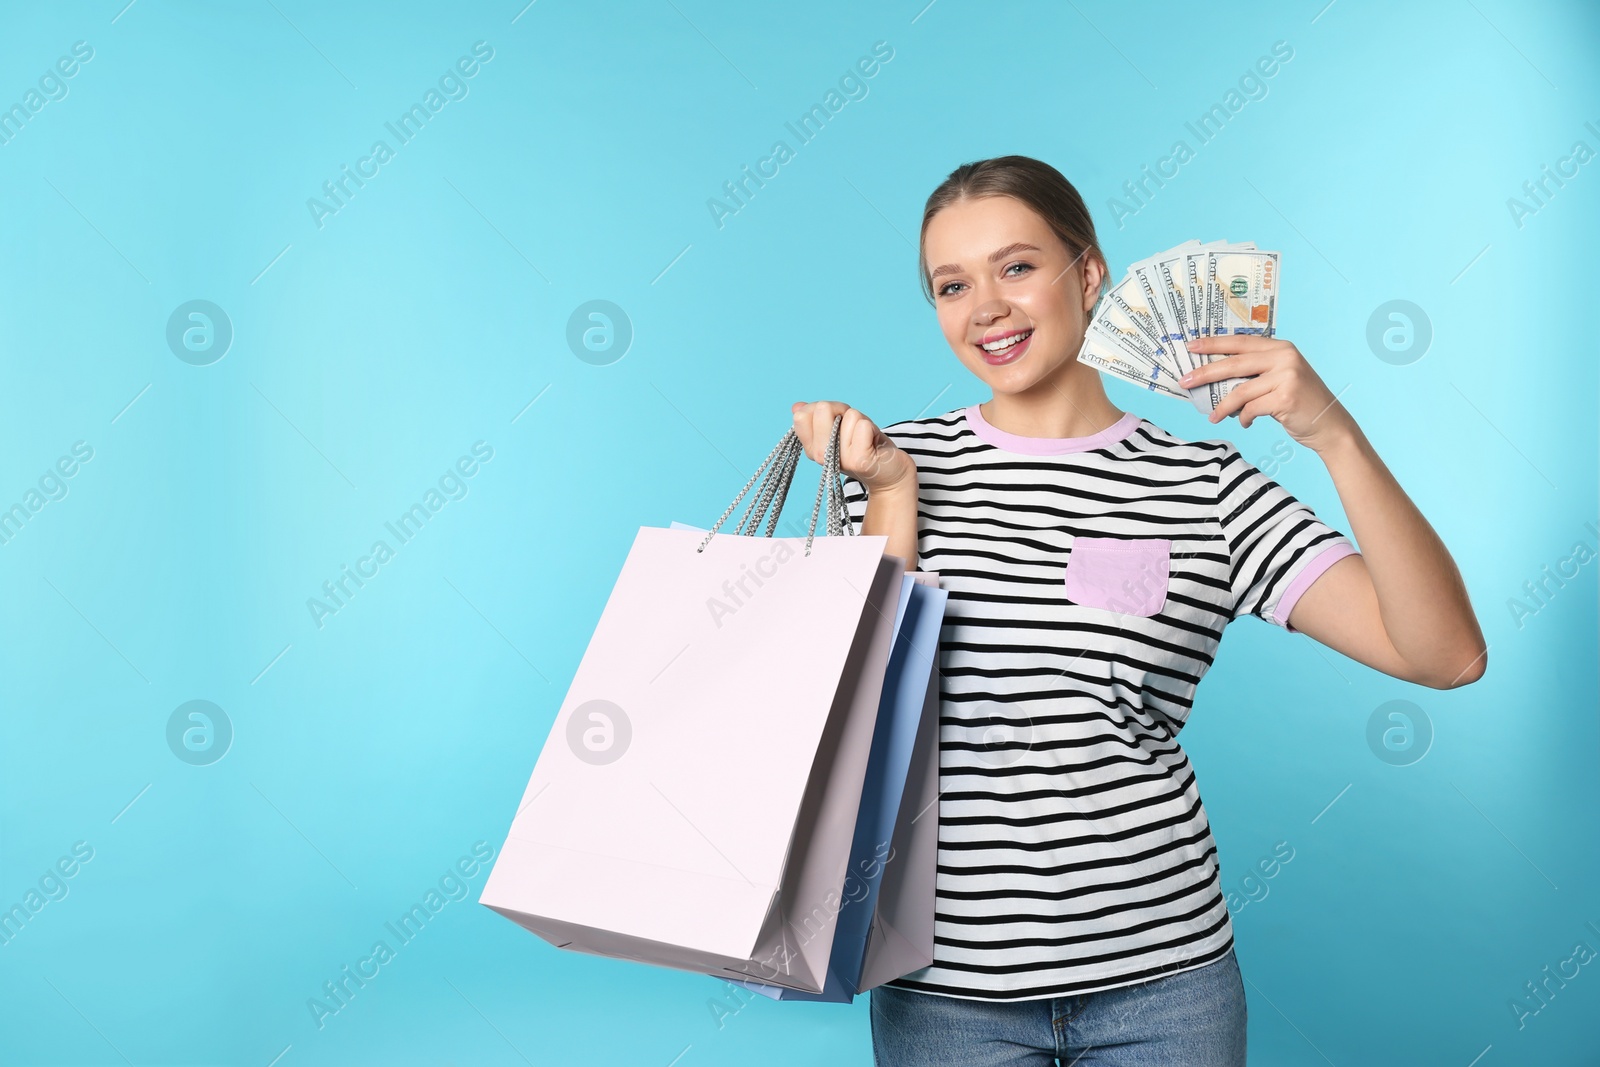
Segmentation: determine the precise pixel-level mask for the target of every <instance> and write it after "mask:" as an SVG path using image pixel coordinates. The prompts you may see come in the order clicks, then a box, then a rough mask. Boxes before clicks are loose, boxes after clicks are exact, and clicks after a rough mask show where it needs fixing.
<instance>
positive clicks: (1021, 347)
mask: <svg viewBox="0 0 1600 1067" xmlns="http://www.w3.org/2000/svg"><path fill="white" fill-rule="evenodd" d="M1032 338H1033V328H1032V327H1029V328H1028V329H1026V330H1002V331H998V332H996V333H994V334H993V335H992V336H990V337H989V338H987V339H986V340H984V341H981V342H979V344H978V351H979V352H981V353H983V361H984V362H985V363H987V364H989V365H990V366H991V367H999V366H1003V365H1004V364H1007V363H1015V362H1016V361H1017V360H1019V359H1021V358H1022V356H1023V353H1025V352H1027V350H1028V344H1029V342H1030V341H1031V340H1032Z"/></svg>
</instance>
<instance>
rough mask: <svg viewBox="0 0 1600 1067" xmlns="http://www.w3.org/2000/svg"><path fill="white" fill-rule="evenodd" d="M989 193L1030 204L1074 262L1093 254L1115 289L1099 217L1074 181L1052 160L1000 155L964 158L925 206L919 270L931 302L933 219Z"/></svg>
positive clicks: (1103, 283)
mask: <svg viewBox="0 0 1600 1067" xmlns="http://www.w3.org/2000/svg"><path fill="white" fill-rule="evenodd" d="M985 196H1011V197H1015V198H1016V199H1018V200H1020V201H1022V202H1023V203H1024V204H1027V205H1028V207H1030V208H1032V209H1033V211H1034V212H1035V213H1036V214H1037V215H1038V216H1039V217H1040V218H1042V219H1044V221H1045V224H1046V225H1047V226H1049V227H1050V229H1051V231H1052V232H1053V233H1054V234H1055V235H1056V236H1057V237H1058V238H1060V239H1061V243H1062V244H1064V245H1066V246H1067V250H1068V251H1069V252H1070V253H1071V254H1072V257H1073V261H1074V262H1077V261H1078V260H1079V259H1084V260H1089V259H1092V260H1095V261H1097V262H1098V263H1099V264H1100V288H1101V291H1102V292H1103V291H1105V290H1106V289H1108V288H1110V284H1111V283H1110V275H1111V270H1110V268H1109V267H1108V266H1107V265H1106V257H1105V253H1104V252H1102V251H1101V250H1100V241H1099V239H1098V238H1096V237H1095V233H1094V219H1092V218H1090V217H1089V208H1088V207H1087V206H1086V205H1085V204H1084V202H1083V197H1082V196H1080V195H1079V194H1078V190H1077V189H1075V188H1074V187H1073V185H1072V183H1071V182H1069V181H1067V179H1066V178H1065V177H1063V176H1062V174H1061V172H1060V171H1058V170H1056V169H1055V168H1054V167H1052V166H1051V165H1050V164H1048V163H1044V162H1041V161H1040V160H1037V159H1034V158H1032V157H1031V156H996V157H995V158H994V159H980V160H978V161H977V162H974V163H963V164H961V166H959V167H957V168H956V169H955V170H953V171H951V172H950V176H949V177H948V178H946V179H945V180H944V181H942V182H940V183H939V187H938V188H937V189H935V190H934V191H933V193H932V195H931V196H929V197H928V202H927V204H926V205H924V207H923V209H922V234H921V237H920V240H919V241H918V248H917V270H918V274H919V279H918V280H919V281H920V283H921V285H922V295H923V296H924V297H926V298H927V301H928V303H930V304H932V303H933V302H934V300H933V281H932V279H931V278H929V277H928V255H927V243H928V224H929V223H930V222H932V221H933V217H934V216H935V215H937V214H938V213H939V212H941V211H943V210H944V209H945V208H947V207H949V206H950V205H951V204H954V203H956V202H958V201H961V200H976V199H979V198H980V197H985Z"/></svg>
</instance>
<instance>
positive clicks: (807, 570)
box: [479, 420, 905, 991]
mask: <svg viewBox="0 0 1600 1067" xmlns="http://www.w3.org/2000/svg"><path fill="white" fill-rule="evenodd" d="M838 433H839V420H835V425H834V432H833V439H832V440H831V441H830V444H829V450H828V456H827V459H826V461H825V464H824V466H825V470H824V481H823V485H822V487H821V488H819V493H818V500H817V503H816V504H815V505H814V506H813V509H812V526H811V532H810V533H809V534H808V535H807V536H806V537H805V538H799V537H793V538H790V537H783V538H778V537H772V536H770V532H771V530H772V528H774V527H775V526H776V522H777V518H778V511H781V509H782V504H783V499H784V495H785V494H786V492H787V487H788V478H789V476H790V475H792V472H793V469H794V464H795V462H796V461H797V460H798V456H799V450H798V440H797V438H795V435H794V434H793V432H792V431H791V432H790V433H789V434H787V435H785V438H784V440H783V441H780V442H779V445H778V447H777V448H774V450H773V452H772V454H770V455H769V456H768V459H767V461H766V462H765V463H763V465H762V469H758V471H757V476H759V475H760V474H761V473H762V470H763V469H767V468H768V467H769V466H770V465H772V464H773V461H774V459H775V458H777V457H780V454H781V457H782V458H781V459H779V463H778V465H777V466H771V471H775V472H777V474H776V476H774V475H772V474H770V473H769V479H768V483H767V484H766V485H764V486H763V489H762V492H761V494H759V496H758V498H757V502H758V503H760V504H761V508H762V510H763V512H764V509H765V507H767V506H769V505H770V504H772V503H773V502H774V501H775V502H776V504H777V508H778V511H774V512H773V514H772V520H771V524H770V525H769V527H768V533H769V536H765V537H762V536H749V535H745V534H742V533H737V532H736V533H734V534H724V533H718V532H717V531H718V527H719V526H720V525H721V524H722V522H723V521H724V520H725V519H726V518H727V516H728V514H729V513H731V512H732V511H733V509H734V508H735V507H737V505H738V503H739V499H740V498H742V497H743V496H744V494H745V493H746V492H748V490H749V489H750V484H751V483H753V482H754V481H755V478H754V477H753V478H752V479H751V483H747V484H746V486H745V489H744V490H742V491H741V493H740V496H739V497H736V498H735V500H734V503H733V504H732V505H730V506H729V508H728V511H727V512H724V514H723V517H722V519H719V520H718V523H717V525H716V526H713V527H712V529H711V531H710V532H709V533H706V534H704V535H700V534H698V533H697V532H695V531H692V530H682V529H678V530H673V529H662V528H657V527H641V528H640V529H639V531H638V534H637V535H636V537H635V539H634V542H633V545H632V547H631V548H630V550H629V553H628V557H627V559H626V560H625V562H624V563H623V566H622V570H621V573H620V574H619V575H618V578H617V581H616V584H615V586H614V587H613V589H612V591H611V595H610V597H609V598H608V599H607V601H606V605H605V608H604V610H603V611H602V613H601V616H600V619H599V622H598V623H597V624H596V627H595V630H594V633H593V636H592V637H591V639H590V642H589V645H588V647H587V649H586V650H585V652H584V655H583V658H582V660H581V662H580V663H579V665H578V669H577V671H576V672H575V674H574V676H573V679H572V682H571V684H570V686H569V688H568V691H567V693H566V696H565V698H564V699H563V701H562V703H561V706H560V709H559V711H558V713H557V716H556V720H555V724H554V726H553V727H552V729H551V731H550V734H549V737H548V738H547V739H546V742H545V744H544V747H543V749H542V750H541V752H540V754H539V757H538V761H537V762H536V764H535V766H534V770H533V774H532V777H531V778H530V780H529V783H528V786H527V789H526V790H525V791H524V793H523V799H522V802H521V804H520V805H519V807H518V811H517V814H516V815H515V817H514V818H513V821H512V824H511V827H510V829H509V831H508V834H507V838H506V842H505V845H504V847H503V848H502V849H501V851H500V854H499V856H498V858H497V859H496V861H495V863H494V866H493V868H492V870H491V872H490V874H489V877H488V879H487V881H486V883H485V886H484V889H483V891H482V893H481V895H480V898H479V900H480V903H482V904H484V905H486V906H488V907H490V908H492V909H494V910H495V911H497V912H499V913H500V914H502V915H505V916H506V917H508V918H510V919H512V920H513V921H515V922H517V923H518V924H520V925H521V926H523V927H525V928H527V929H528V930H530V931H532V932H533V933H535V934H537V935H538V936H540V937H542V938H544V939H545V940H547V941H549V942H551V943H552V944H554V945H556V946H557V947H560V948H566V949H570V950H574V951H580V952H588V953H593V954H598V955H605V956H612V957H619V958H625V959H631V960H637V961H640V962H645V963H652V964H657V965H660V966H667V967H674V968H679V969H684V970H693V971H699V972H701V973H709V974H718V975H721V976H724V977H729V978H738V977H747V978H755V979H757V980H762V981H777V982H783V983H785V984H790V985H793V986H795V987H797V988H802V989H807V990H811V991H820V990H821V989H822V988H823V985H824V983H825V980H826V974H827V966H828V960H829V957H830V956H831V952H832V945H833V936H832V934H833V923H832V920H829V921H828V923H827V924H826V929H825V931H824V932H823V933H822V934H821V935H820V936H817V937H813V938H811V939H809V940H801V939H800V938H798V937H796V935H795V933H794V929H793V927H792V924H791V918H790V916H791V915H799V914H803V913H808V912H809V909H810V907H811V906H812V903H813V902H817V901H822V900H824V899H826V898H827V896H828V894H829V893H830V892H832V893H836V892H838V890H839V888H840V887H841V886H842V885H843V883H844V880H845V877H846V867H847V864H848V862H849V853H850V846H851V842H852V839H853V836H854V831H855V825H856V816H857V809H858V807H859V803H860V798H861V791H862V786H863V782H864V779H865V774H866V763H867V758H868V752H869V749H870V746H871V738H872V733H873V727H874V723H875V720H876V713H877V707H878V704H879V700H880V696H881V691H882V685H883V679H884V675H885V671H886V668H887V663H888V658H889V653H890V649H891V639H892V636H893V635H892V623H893V615H892V612H891V610H890V609H891V608H892V606H893V604H894V594H895V593H896V592H897V591H898V589H899V587H900V585H901V579H902V577H903V575H904V571H905V561H904V560H902V559H900V558H899V557H896V556H891V555H886V554H885V553H884V548H885V545H886V544H887V540H888V539H887V538H886V537H882V536H870V537H869V536H865V535H857V536H827V537H823V538H820V539H816V538H815V532H816V519H817V511H818V508H819V507H820V506H821V502H822V499H823V496H824V495H826V497H827V500H828V507H829V511H828V532H829V533H830V534H832V533H834V532H835V531H840V532H845V533H849V534H854V531H853V529H852V528H851V527H850V524H849V519H848V516H847V515H846V514H845V513H844V505H843V494H842V487H841V486H840V485H839V475H838V466H837V463H838ZM761 513H762V512H756V511H755V510H754V507H753V509H752V514H755V515H756V522H757V523H759V521H760V515H761ZM748 520H749V516H748V515H747V520H746V521H748ZM743 526H744V524H743V523H741V529H742V528H743Z"/></svg>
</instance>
